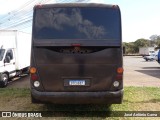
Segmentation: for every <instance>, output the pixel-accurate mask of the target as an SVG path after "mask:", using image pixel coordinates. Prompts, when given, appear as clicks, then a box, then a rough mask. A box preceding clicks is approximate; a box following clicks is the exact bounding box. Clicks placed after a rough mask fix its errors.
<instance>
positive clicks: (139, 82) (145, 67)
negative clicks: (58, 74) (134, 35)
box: [8, 56, 160, 88]
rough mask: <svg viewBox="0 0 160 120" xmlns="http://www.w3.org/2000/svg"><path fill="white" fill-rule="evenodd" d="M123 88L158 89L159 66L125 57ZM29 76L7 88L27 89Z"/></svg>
mask: <svg viewBox="0 0 160 120" xmlns="http://www.w3.org/2000/svg"><path fill="white" fill-rule="evenodd" d="M123 63H124V86H142V87H143V86H149V87H160V64H158V63H157V62H156V61H148V62H146V61H145V60H144V59H143V58H142V57H141V56H125V57H124V59H123ZM29 87H30V85H29V76H23V77H20V78H15V79H14V81H12V82H10V83H9V84H8V88H29Z"/></svg>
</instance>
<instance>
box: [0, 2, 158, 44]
mask: <svg viewBox="0 0 160 120" xmlns="http://www.w3.org/2000/svg"><path fill="white" fill-rule="evenodd" d="M27 1H31V0H0V8H1V10H0V18H1V17H2V16H3V15H4V14H7V13H9V12H11V11H13V10H15V9H17V8H19V7H20V6H22V5H23V4H25V3H26V2H27ZM37 1H38V0H37ZM50 2H52V3H54V2H55V0H51V1H50ZM90 2H96V3H106V4H116V5H119V7H120V9H121V19H122V40H123V42H133V41H136V40H137V39H140V38H145V39H149V37H150V36H151V35H154V34H157V35H160V13H159V12H160V6H159V5H160V0H90Z"/></svg>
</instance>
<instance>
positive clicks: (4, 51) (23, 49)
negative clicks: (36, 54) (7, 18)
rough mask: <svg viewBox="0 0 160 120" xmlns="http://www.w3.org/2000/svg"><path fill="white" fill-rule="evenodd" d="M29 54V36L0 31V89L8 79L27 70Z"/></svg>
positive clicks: (13, 31) (10, 31)
mask: <svg viewBox="0 0 160 120" xmlns="http://www.w3.org/2000/svg"><path fill="white" fill-rule="evenodd" d="M30 52H31V35H30V34H28V33H24V32H20V31H16V30H0V87H6V86H7V83H8V81H9V80H10V78H12V77H14V76H17V75H20V74H22V73H23V72H27V71H28V70H29V66H30Z"/></svg>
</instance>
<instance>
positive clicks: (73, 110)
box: [43, 104, 112, 118]
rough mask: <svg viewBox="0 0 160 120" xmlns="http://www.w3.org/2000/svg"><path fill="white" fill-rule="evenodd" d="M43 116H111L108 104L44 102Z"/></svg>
mask: <svg viewBox="0 0 160 120" xmlns="http://www.w3.org/2000/svg"><path fill="white" fill-rule="evenodd" d="M43 107H44V108H43V109H44V110H45V115H44V116H51V117H101V118H106V117H109V116H111V114H112V111H111V107H110V106H109V105H53V104H45V105H44V106H43Z"/></svg>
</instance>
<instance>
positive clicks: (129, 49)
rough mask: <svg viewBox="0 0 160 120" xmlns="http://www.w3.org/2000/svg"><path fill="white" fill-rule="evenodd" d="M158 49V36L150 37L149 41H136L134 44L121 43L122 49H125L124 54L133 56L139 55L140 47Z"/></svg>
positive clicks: (159, 40)
mask: <svg viewBox="0 0 160 120" xmlns="http://www.w3.org/2000/svg"><path fill="white" fill-rule="evenodd" d="M154 46H158V47H160V35H159V36H158V35H152V36H151V37H150V40H149V39H143V38H141V39H138V40H136V41H135V42H129V43H126V42H123V47H125V54H135V53H139V48H140V47H154Z"/></svg>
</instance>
